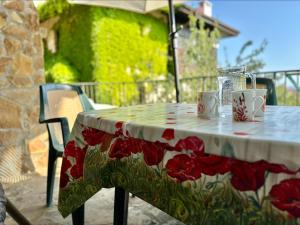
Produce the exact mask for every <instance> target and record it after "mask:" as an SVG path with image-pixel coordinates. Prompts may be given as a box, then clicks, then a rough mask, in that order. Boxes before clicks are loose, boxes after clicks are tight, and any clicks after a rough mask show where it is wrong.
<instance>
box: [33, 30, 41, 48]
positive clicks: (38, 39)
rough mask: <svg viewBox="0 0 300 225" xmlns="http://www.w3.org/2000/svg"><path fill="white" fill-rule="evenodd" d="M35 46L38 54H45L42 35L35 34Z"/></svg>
mask: <svg viewBox="0 0 300 225" xmlns="http://www.w3.org/2000/svg"><path fill="white" fill-rule="evenodd" d="M33 44H34V47H35V49H36V51H37V52H43V45H42V38H41V35H40V34H35V35H34V37H33Z"/></svg>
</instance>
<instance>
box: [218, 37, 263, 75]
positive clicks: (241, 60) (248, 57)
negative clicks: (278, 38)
mask: <svg viewBox="0 0 300 225" xmlns="http://www.w3.org/2000/svg"><path fill="white" fill-rule="evenodd" d="M267 45H268V42H267V40H263V41H262V43H261V44H260V46H259V47H258V48H255V49H252V50H250V48H251V47H253V41H247V42H246V43H245V44H243V46H242V47H241V49H240V51H239V54H238V55H237V57H236V59H235V63H234V65H232V64H231V63H230V62H229V61H228V56H227V49H226V48H225V49H224V52H225V61H226V66H227V67H231V66H247V71H248V72H258V71H259V70H260V69H263V68H264V66H265V65H266V64H265V62H264V61H263V60H262V59H260V58H259V56H261V55H262V54H263V53H264V51H265V49H266V47H267ZM247 51H248V53H247ZM249 51H250V52H249Z"/></svg>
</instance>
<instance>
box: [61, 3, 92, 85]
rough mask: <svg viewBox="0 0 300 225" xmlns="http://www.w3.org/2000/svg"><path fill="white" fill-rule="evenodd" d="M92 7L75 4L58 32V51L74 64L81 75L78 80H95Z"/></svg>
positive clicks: (65, 14) (66, 14)
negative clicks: (93, 75)
mask: <svg viewBox="0 0 300 225" xmlns="http://www.w3.org/2000/svg"><path fill="white" fill-rule="evenodd" d="M90 10H91V7H89V6H81V5H75V6H73V7H72V8H70V10H68V11H66V12H65V13H64V14H63V15H62V16H61V19H60V22H59V25H58V28H57V32H58V52H59V54H60V55H61V56H62V57H64V58H65V59H66V60H67V61H68V62H70V64H72V65H74V66H75V67H76V69H77V70H78V72H79V73H80V76H79V77H78V81H94V80H93V78H92V74H93V70H94V67H93V64H92V61H93V60H94V58H93V57H94V55H95V54H96V53H95V52H94V51H93V50H92V48H91V45H92V42H94V41H95V40H94V39H92V38H91V33H92V27H91V26H92V23H93V21H92V18H91V13H90Z"/></svg>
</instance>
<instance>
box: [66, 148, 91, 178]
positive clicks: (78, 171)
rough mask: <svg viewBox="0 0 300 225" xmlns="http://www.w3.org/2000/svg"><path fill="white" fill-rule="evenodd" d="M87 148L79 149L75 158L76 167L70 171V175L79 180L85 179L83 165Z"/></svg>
mask: <svg viewBox="0 0 300 225" xmlns="http://www.w3.org/2000/svg"><path fill="white" fill-rule="evenodd" d="M86 150H87V146H86V147H84V148H83V149H80V148H78V149H77V151H76V156H75V160H76V162H75V165H73V167H72V168H71V170H70V174H71V176H72V177H73V178H74V179H78V178H81V177H83V165H84V158H85V154H86Z"/></svg>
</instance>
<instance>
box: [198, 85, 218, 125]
mask: <svg viewBox="0 0 300 225" xmlns="http://www.w3.org/2000/svg"><path fill="white" fill-rule="evenodd" d="M197 112H198V116H199V117H200V118H203V119H210V118H214V117H217V116H218V115H219V92H218V91H200V92H198V96H197Z"/></svg>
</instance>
